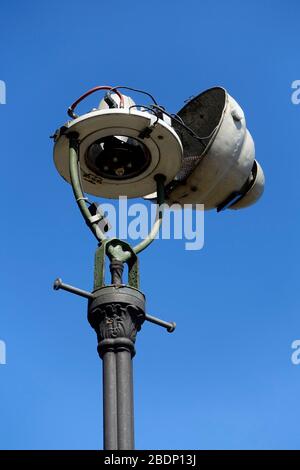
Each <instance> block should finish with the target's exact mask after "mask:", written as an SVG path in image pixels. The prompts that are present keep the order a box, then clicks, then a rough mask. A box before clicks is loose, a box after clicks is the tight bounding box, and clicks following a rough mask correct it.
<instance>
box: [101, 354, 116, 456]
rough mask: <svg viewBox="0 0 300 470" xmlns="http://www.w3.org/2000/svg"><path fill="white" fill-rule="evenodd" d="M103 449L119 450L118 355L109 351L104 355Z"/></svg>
mask: <svg viewBox="0 0 300 470" xmlns="http://www.w3.org/2000/svg"><path fill="white" fill-rule="evenodd" d="M102 359H103V366H102V367H103V447H104V449H105V450H117V449H118V409H117V371H116V354H115V353H114V352H113V351H107V352H106V353H105V354H104V355H103V358H102Z"/></svg>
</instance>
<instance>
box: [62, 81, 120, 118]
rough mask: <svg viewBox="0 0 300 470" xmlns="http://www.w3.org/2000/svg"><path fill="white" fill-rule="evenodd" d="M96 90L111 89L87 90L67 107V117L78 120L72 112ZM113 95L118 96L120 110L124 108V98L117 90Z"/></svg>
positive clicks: (103, 87) (107, 87)
mask: <svg viewBox="0 0 300 470" xmlns="http://www.w3.org/2000/svg"><path fill="white" fill-rule="evenodd" d="M98 90H113V87H111V86H96V87H94V88H91V89H90V90H88V91H87V92H86V93H84V94H83V95H81V96H80V97H79V98H78V99H77V100H76V101H74V103H72V104H71V106H69V108H68V115H69V116H70V117H71V118H73V119H76V118H78V115H77V114H76V113H74V110H75V108H76V107H77V106H78V104H79V103H80V102H81V101H82V100H84V99H85V98H87V97H88V96H90V95H91V94H92V93H95V92H96V91H98ZM115 93H116V94H117V95H118V97H119V98H120V108H124V96H123V95H122V93H120V92H119V91H118V90H116V91H115Z"/></svg>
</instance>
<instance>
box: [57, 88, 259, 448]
mask: <svg viewBox="0 0 300 470" xmlns="http://www.w3.org/2000/svg"><path fill="white" fill-rule="evenodd" d="M121 89H129V90H132V91H133V92H135V93H141V94H144V95H145V96H147V98H150V99H151V101H152V103H151V104H147V105H144V104H142V105H137V104H135V102H134V101H133V100H132V99H131V98H130V97H129V96H125V95H123V94H122V93H121V92H120V90H121ZM98 90H105V92H106V94H105V96H104V98H103V99H102V100H101V102H100V104H99V106H98V107H97V108H93V109H92V110H91V111H90V112H88V113H86V114H83V115H81V116H78V115H77V114H75V109H76V107H77V105H78V104H79V103H80V102H81V101H83V100H84V99H85V98H86V97H87V96H89V95H91V94H93V93H95V92H96V91H98ZM68 114H69V116H70V117H71V120H70V121H68V122H67V123H66V124H64V125H63V126H62V127H61V128H59V129H58V130H57V131H56V132H55V134H54V136H53V138H54V141H55V145H54V162H55V165H56V168H57V170H58V172H59V173H60V174H61V176H62V177H63V178H64V179H65V180H66V181H67V182H69V183H70V184H71V186H72V189H73V193H74V197H75V200H76V203H77V205H78V207H79V209H80V212H81V214H82V216H83V218H84V220H85V222H86V223H87V225H88V227H89V228H90V229H91V231H92V232H93V234H94V236H95V237H96V239H97V241H98V248H97V250H96V255H95V269H94V288H93V291H92V292H87V291H84V290H82V289H78V288H75V287H73V286H70V285H68V284H65V283H63V282H62V280H61V279H56V281H55V283H54V289H56V290H58V289H64V290H66V291H69V292H71V293H74V294H77V295H79V296H82V297H85V298H87V299H88V320H89V323H90V325H91V326H92V327H93V328H94V330H95V332H96V334H97V340H98V353H99V355H100V357H101V359H102V361H103V402H104V403H103V405H104V406H103V421H104V449H106V450H121V449H133V448H134V425H133V380H132V358H133V357H134V355H135V346H134V344H135V339H136V335H137V332H138V331H139V330H140V329H141V326H142V324H143V323H144V321H145V320H147V321H150V322H152V323H155V324H157V325H160V326H162V327H164V328H165V329H166V330H167V331H168V332H173V331H174V329H175V326H176V325H175V323H172V322H166V321H163V320H160V319H159V318H156V317H153V316H151V315H149V314H147V313H146V307H145V296H144V294H143V293H142V292H141V291H140V290H139V268H138V257H137V255H138V253H140V252H141V251H142V250H144V249H145V248H147V247H148V246H149V245H150V243H151V242H152V241H153V240H154V239H155V236H156V235H157V233H158V231H159V228H160V225H161V223H162V217H163V205H164V203H165V202H166V203H167V204H172V203H174V202H177V203H179V204H180V205H182V206H183V207H184V204H197V203H202V204H204V205H205V208H206V209H211V208H216V209H217V210H218V211H221V210H224V209H226V208H230V209H238V208H241V207H246V206H248V205H250V204H252V203H254V202H255V201H256V200H257V199H258V198H259V197H260V195H261V194H262V192H263V186H264V177H263V172H262V170H261V168H260V166H259V164H258V163H257V162H256V161H255V160H254V144H253V140H252V138H251V136H250V133H249V132H248V130H247V128H246V123H245V118H244V114H243V111H242V110H241V108H240V107H239V105H238V104H237V103H236V102H235V101H234V100H233V98H231V97H230V96H229V95H228V93H227V92H226V91H225V90H224V89H223V88H220V87H216V88H212V89H210V90H207V91H206V92H204V93H201V94H200V95H198V96H196V97H195V98H193V99H191V100H190V101H189V102H188V103H187V104H186V105H185V106H184V107H183V108H182V110H180V111H179V112H178V113H177V114H175V115H174V114H170V113H169V112H167V111H166V110H165V108H163V107H162V106H159V105H158V103H157V102H156V100H155V99H154V98H153V97H152V95H150V94H149V93H147V92H143V91H141V90H136V89H133V88H129V87H106V86H101V87H95V88H93V89H91V90H89V91H88V92H87V93H85V94H84V95H82V96H81V97H80V98H79V99H78V100H76V101H75V102H74V103H73V104H72V105H71V106H70V107H69V109H68ZM85 193H88V194H92V195H95V196H100V197H104V198H118V197H119V196H120V195H122V196H127V197H128V198H134V197H144V198H145V199H150V200H152V201H154V202H156V203H157V215H156V220H155V222H154V225H153V227H152V229H151V231H150V233H149V234H148V236H147V237H146V238H145V239H144V240H142V241H141V242H140V243H139V244H137V245H136V246H134V247H132V246H131V245H129V244H128V243H127V242H125V241H123V240H119V239H117V238H107V236H106V231H107V228H108V221H107V220H106V219H105V216H104V214H103V212H102V210H101V206H100V205H99V204H97V203H91V202H90V201H89V200H88V199H87V197H86V196H85ZM107 258H108V259H109V261H110V272H111V284H110V285H105V265H106V263H105V261H106V259H107ZM124 264H127V266H128V280H127V282H124V281H123V269H124Z"/></svg>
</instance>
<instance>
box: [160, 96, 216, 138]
mask: <svg viewBox="0 0 300 470" xmlns="http://www.w3.org/2000/svg"><path fill="white" fill-rule="evenodd" d="M151 108H157V109H159V111H161V112H162V113H163V114H166V115H167V116H169V117H170V118H171V119H173V120H174V121H175V122H177V123H178V124H180V125H181V126H182V127H183V128H184V129H185V130H186V131H187V132H188V133H189V134H190V135H191V136H192V137H193V138H194V139H196V140H198V141H202V140H207V139H210V137H211V136H212V135H213V134H214V132H215V131H216V129H217V127H218V126H216V127H215V128H214V129H213V130H212V132H211V133H210V134H209V135H207V136H205V137H200V136H199V135H198V134H196V133H195V132H194V131H193V129H191V128H190V127H189V126H187V125H186V124H185V123H184V122H183V120H182V119H181V118H180V117H179V116H177V115H176V114H170V113H168V112H167V111H166V110H165V109H164V108H162V107H161V106H158V105H155V104H152V105H151Z"/></svg>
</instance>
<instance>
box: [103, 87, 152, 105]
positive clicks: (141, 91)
mask: <svg viewBox="0 0 300 470" xmlns="http://www.w3.org/2000/svg"><path fill="white" fill-rule="evenodd" d="M119 88H122V89H123V90H131V91H135V92H136V93H142V94H143V95H147V96H149V98H151V100H152V101H153V103H154V104H156V105H158V103H157V101H156V99H155V98H154V97H153V96H152V95H151V94H150V93H148V92H147V91H144V90H138V89H137V88H131V87H129V86H121V85H120V86H114V87H113V88H112V89H111V90H110V93H113V92H116V93H117V90H118V89H119Z"/></svg>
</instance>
